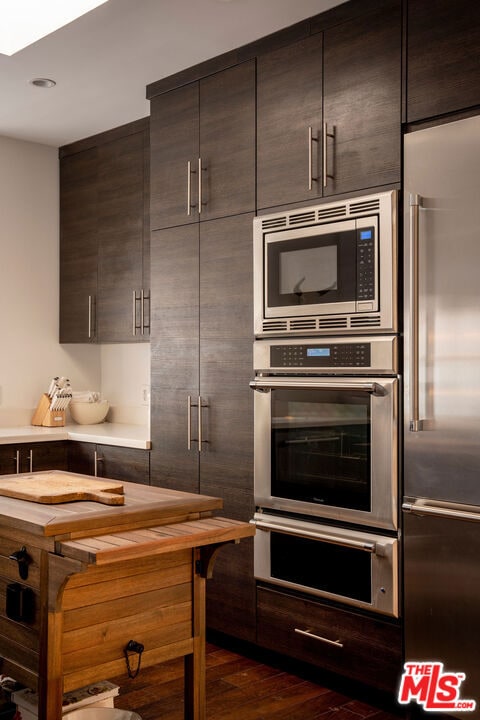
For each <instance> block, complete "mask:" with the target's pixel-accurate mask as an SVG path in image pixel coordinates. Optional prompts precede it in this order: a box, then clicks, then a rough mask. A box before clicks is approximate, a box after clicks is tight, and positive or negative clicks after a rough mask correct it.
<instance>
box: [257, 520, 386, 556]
mask: <svg viewBox="0 0 480 720" xmlns="http://www.w3.org/2000/svg"><path fill="white" fill-rule="evenodd" d="M252 522H253V524H254V525H255V526H256V527H257V528H259V530H267V531H269V530H270V531H271V530H273V531H277V532H282V533H285V534H287V535H297V536H298V537H304V538H309V539H310V538H311V539H313V540H321V541H322V542H327V543H331V544H332V545H341V546H342V547H346V548H354V549H355V550H363V551H364V552H368V553H376V551H377V548H376V544H375V543H371V542H362V541H361V540H348V539H347V538H345V537H341V536H339V535H327V534H323V533H321V532H317V531H316V530H315V531H313V530H312V531H311V530H305V529H303V528H297V527H295V528H289V527H288V526H286V525H276V524H275V523H271V522H262V521H261V520H257V519H256V520H254V521H252Z"/></svg>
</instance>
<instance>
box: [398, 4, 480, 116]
mask: <svg viewBox="0 0 480 720" xmlns="http://www.w3.org/2000/svg"><path fill="white" fill-rule="evenodd" d="M479 45H480V4H479V3H478V2H472V0H457V2H455V3H451V2H449V0H430V1H429V2H427V0H409V2H408V28H407V73H408V75H407V121H408V122H413V121H415V120H422V119H425V118H429V117H434V116H435V115H441V114H443V113H448V112H454V111H456V110H462V109H464V108H468V107H472V106H474V105H478V104H480V63H479V60H478V47H479Z"/></svg>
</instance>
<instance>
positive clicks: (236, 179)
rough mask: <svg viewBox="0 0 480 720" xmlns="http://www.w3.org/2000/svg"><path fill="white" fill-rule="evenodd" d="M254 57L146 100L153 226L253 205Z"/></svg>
mask: <svg viewBox="0 0 480 720" xmlns="http://www.w3.org/2000/svg"><path fill="white" fill-rule="evenodd" d="M254 112H255V61H253V60H252V61H249V62H245V63H241V64H240V65H237V66H235V67H232V68H229V69H227V70H224V71H222V72H219V73H215V74H213V75H211V76H209V77H206V78H202V79H201V80H199V81H198V82H193V83H190V84H188V85H185V86H183V87H180V88H177V89H175V90H172V91H170V92H168V93H164V94H162V95H158V96H156V97H154V98H152V101H151V134H150V142H151V210H150V212H151V228H152V230H156V229H160V228H165V227H172V226H177V225H186V224H188V223H192V222H196V221H198V220H212V219H214V218H219V217H226V216H229V215H236V214H239V213H242V212H248V211H251V210H252V209H253V208H254V207H255V128H254V125H252V124H251V122H250V118H251V117H252V114H254Z"/></svg>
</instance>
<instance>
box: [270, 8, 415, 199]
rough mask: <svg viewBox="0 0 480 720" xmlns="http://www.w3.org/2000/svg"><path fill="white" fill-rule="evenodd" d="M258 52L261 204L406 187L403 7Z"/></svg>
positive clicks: (366, 16) (319, 28)
mask: <svg viewBox="0 0 480 720" xmlns="http://www.w3.org/2000/svg"><path fill="white" fill-rule="evenodd" d="M316 25H317V26H314V27H312V30H315V31H317V33H316V34H313V35H311V36H309V37H307V38H304V39H302V40H300V41H298V42H297V43H294V44H291V45H288V46H286V47H283V48H280V49H278V50H274V51H273V52H270V53H266V54H262V55H259V57H258V58H257V64H258V82H257V133H258V135H257V193H258V195H257V197H258V207H259V208H265V207H272V206H275V205H281V204H285V203H293V202H297V201H304V200H309V199H315V198H320V197H322V196H328V195H333V194H338V193H343V192H350V191H354V190H360V189H364V188H367V187H375V186H380V185H386V184H390V183H398V182H400V167H401V165H400V163H401V154H400V152H401V142H400V108H401V3H400V0H391V1H390V2H384V3H382V6H381V8H379V9H376V10H374V11H371V12H369V13H367V14H363V15H361V16H360V17H354V18H352V19H350V20H348V21H345V22H342V23H340V24H336V25H333V26H332V27H326V28H325V29H323V32H321V30H322V25H321V20H320V19H319V20H317V22H316Z"/></svg>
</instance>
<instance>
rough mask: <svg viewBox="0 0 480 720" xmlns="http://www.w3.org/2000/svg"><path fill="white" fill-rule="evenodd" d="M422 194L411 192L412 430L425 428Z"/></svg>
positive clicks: (410, 426)
mask: <svg viewBox="0 0 480 720" xmlns="http://www.w3.org/2000/svg"><path fill="white" fill-rule="evenodd" d="M421 206H422V198H421V197H420V195H413V194H410V424H409V428H410V432H419V431H421V430H423V423H422V421H421V420H420V406H419V377H418V374H419V361H418V343H419V338H418V333H419V323H418V320H419V317H418V313H419V268H418V254H419V243H420V224H419V223H420V208H421Z"/></svg>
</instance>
